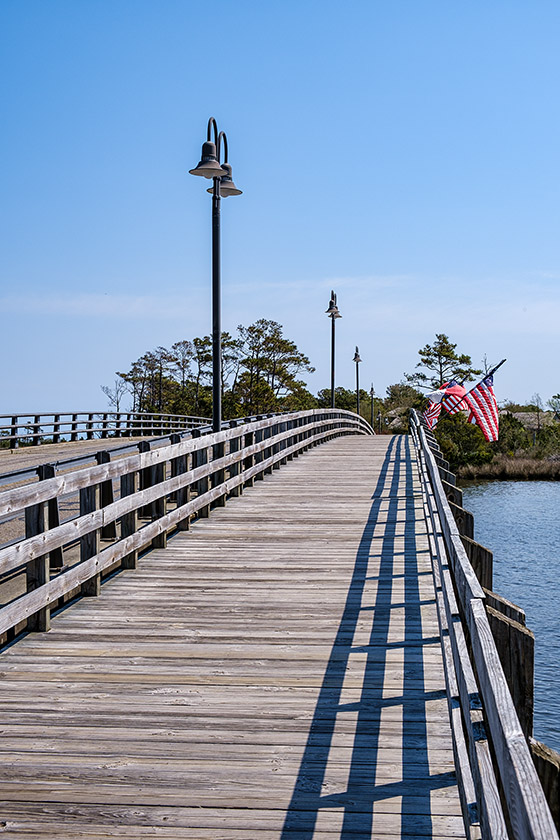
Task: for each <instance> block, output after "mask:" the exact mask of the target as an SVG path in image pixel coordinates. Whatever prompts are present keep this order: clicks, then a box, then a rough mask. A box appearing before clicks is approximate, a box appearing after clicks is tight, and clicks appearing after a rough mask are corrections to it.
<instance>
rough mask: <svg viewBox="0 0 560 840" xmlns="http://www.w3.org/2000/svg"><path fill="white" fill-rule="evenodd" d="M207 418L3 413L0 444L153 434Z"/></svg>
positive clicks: (13, 445)
mask: <svg viewBox="0 0 560 840" xmlns="http://www.w3.org/2000/svg"><path fill="white" fill-rule="evenodd" d="M208 422H209V421H208V419H207V418H206V417H192V416H190V415H189V416H183V415H182V414H152V413H150V412H147V411H101V412H100V411H64V412H50V411H47V412H35V413H31V414H0V443H2V444H4V445H7V446H9V448H10V449H15V448H16V447H18V446H19V445H20V444H21V443H29V444H32V445H34V446H38V445H39V444H40V443H45V442H46V441H50V442H52V443H60V442H61V441H62V440H70V441H76V440H93V439H94V438H96V437H97V438H107V437H145V436H150V437H153V436H155V435H164V434H169V433H171V432H178V431H182V430H183V429H191V428H193V427H195V426H200V425H202V424H203V423H208Z"/></svg>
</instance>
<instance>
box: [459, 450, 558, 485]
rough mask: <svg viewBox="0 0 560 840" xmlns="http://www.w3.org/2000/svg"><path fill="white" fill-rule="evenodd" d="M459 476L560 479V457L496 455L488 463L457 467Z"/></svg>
mask: <svg viewBox="0 0 560 840" xmlns="http://www.w3.org/2000/svg"><path fill="white" fill-rule="evenodd" d="M457 477H458V478H462V479H464V480H465V481H472V480H474V479H490V478H501V479H512V480H518V481H538V480H541V481H560V458H559V457H558V456H556V457H554V456H553V457H551V458H527V457H524V456H515V455H513V456H512V455H501V454H500V455H495V456H494V458H493V459H492V460H491V461H490V462H489V463H487V464H466V465H465V466H463V467H459V468H458V469H457Z"/></svg>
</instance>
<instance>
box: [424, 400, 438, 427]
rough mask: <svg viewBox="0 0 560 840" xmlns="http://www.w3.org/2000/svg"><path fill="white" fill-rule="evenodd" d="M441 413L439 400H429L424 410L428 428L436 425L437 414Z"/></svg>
mask: <svg viewBox="0 0 560 840" xmlns="http://www.w3.org/2000/svg"><path fill="white" fill-rule="evenodd" d="M440 414H441V402H431V403H430V404H429V406H428V408H427V409H426V411H425V412H424V420H425V421H426V423H427V424H428V428H429V429H433V428H434V426H436V425H437V421H438V419H439V415H440Z"/></svg>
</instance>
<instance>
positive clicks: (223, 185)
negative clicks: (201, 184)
mask: <svg viewBox="0 0 560 840" xmlns="http://www.w3.org/2000/svg"><path fill="white" fill-rule="evenodd" d="M222 169H223V170H224V174H223V175H222V176H221V178H220V195H221V196H222V198H227V197H228V195H243V190H238V189H237V187H236V186H235V184H234V183H233V178H232V177H231V165H230V164H229V163H222ZM206 192H209V193H212V192H214V190H213V188H212V187H210V189H209V190H206Z"/></svg>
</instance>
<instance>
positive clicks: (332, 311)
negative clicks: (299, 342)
mask: <svg viewBox="0 0 560 840" xmlns="http://www.w3.org/2000/svg"><path fill="white" fill-rule="evenodd" d="M326 314H327V315H328V316H329V318H330V319H331V408H334V322H335V321H336V319H337V318H342V315H341V314H340V312H339V311H338V306H337V304H336V295H335V293H334V292H332V291H331V299H330V301H329V308H328V309H327V310H326Z"/></svg>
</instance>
